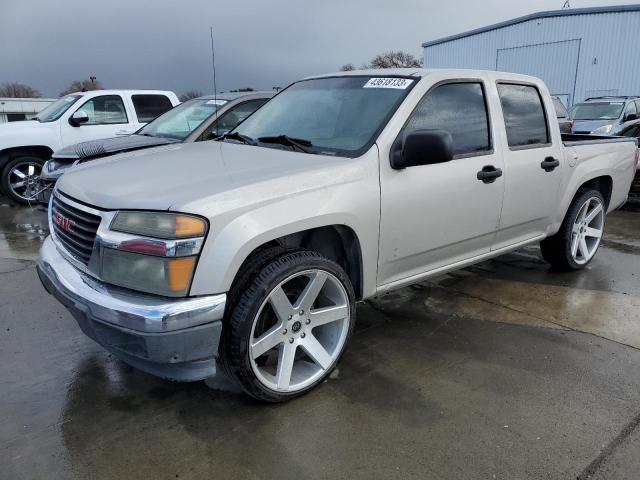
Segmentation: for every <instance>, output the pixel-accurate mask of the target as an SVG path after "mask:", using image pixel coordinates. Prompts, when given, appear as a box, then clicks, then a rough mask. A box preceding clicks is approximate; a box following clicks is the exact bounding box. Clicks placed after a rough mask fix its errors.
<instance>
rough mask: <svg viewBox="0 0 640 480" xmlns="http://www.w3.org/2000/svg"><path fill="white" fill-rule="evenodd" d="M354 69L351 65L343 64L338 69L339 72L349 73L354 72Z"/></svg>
mask: <svg viewBox="0 0 640 480" xmlns="http://www.w3.org/2000/svg"><path fill="white" fill-rule="evenodd" d="M355 69H356V67H354V66H353V63H345V64H344V65H342V66H341V67H340V71H341V72H350V71H351V70H355Z"/></svg>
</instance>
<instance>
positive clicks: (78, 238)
mask: <svg viewBox="0 0 640 480" xmlns="http://www.w3.org/2000/svg"><path fill="white" fill-rule="evenodd" d="M51 215H52V226H53V231H54V233H55V234H56V237H57V239H58V240H59V241H60V243H61V244H62V246H63V247H64V248H65V249H66V250H67V251H68V252H69V253H70V254H72V255H73V256H74V257H75V258H76V259H78V260H79V261H81V262H82V263H84V264H85V265H88V264H89V259H90V258H91V252H92V250H93V243H94V241H95V239H96V232H97V231H98V226H99V225H100V220H101V219H100V217H99V216H98V215H93V214H91V213H87V212H85V211H84V210H80V209H78V208H75V207H72V206H71V205H69V204H68V203H66V202H65V201H64V200H61V199H60V198H59V197H57V196H55V195H54V197H53V205H52V210H51Z"/></svg>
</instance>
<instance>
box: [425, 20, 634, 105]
mask: <svg viewBox="0 0 640 480" xmlns="http://www.w3.org/2000/svg"><path fill="white" fill-rule="evenodd" d="M639 39H640V12H638V11H635V12H615V13H598V14H585V15H572V16H564V17H563V16H561V17H551V18H539V19H533V20H528V21H526V22H523V23H519V24H516V25H510V26H507V27H504V28H500V29H496V30H491V31H488V32H482V33H478V34H475V35H472V36H469V37H464V38H459V39H455V40H451V41H448V42H446V43H440V44H437V45H432V46H427V47H425V48H424V64H425V67H427V68H478V69H486V70H496V69H499V68H501V67H503V66H504V67H509V68H508V70H510V71H515V72H517V73H527V74H533V75H535V76H539V77H541V78H542V79H543V80H545V82H546V83H547V84H548V86H549V89H550V90H551V92H552V93H553V94H558V95H563V96H564V95H568V99H569V101H570V102H571V103H573V102H574V101H582V100H583V99H584V98H585V97H586V96H589V95H593V92H616V94H619V95H640V47H639V44H638V40H639ZM572 72H573V73H572ZM571 74H573V77H574V78H573V79H570V76H571ZM545 77H546V78H545ZM567 82H569V85H567ZM566 90H570V91H566ZM564 98H567V97H564Z"/></svg>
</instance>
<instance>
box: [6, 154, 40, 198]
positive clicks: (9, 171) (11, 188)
mask: <svg viewBox="0 0 640 480" xmlns="http://www.w3.org/2000/svg"><path fill="white" fill-rule="evenodd" d="M44 162H45V161H44V159H42V158H40V157H35V156H32V155H24V156H20V157H17V158H14V159H13V160H11V161H10V162H9V163H7V164H6V165H5V167H4V169H3V170H2V178H0V187H2V193H4V194H5V195H6V196H7V197H9V198H10V199H11V200H13V201H14V202H16V203H20V204H23V205H26V204H28V203H29V202H32V201H35V200H36V198H35V197H36V195H37V194H38V189H39V185H40V173H41V172H42V165H43V164H44Z"/></svg>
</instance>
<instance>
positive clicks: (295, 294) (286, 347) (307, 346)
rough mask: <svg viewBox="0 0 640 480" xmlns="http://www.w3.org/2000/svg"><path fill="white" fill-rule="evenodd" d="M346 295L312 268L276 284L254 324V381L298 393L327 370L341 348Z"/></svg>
mask: <svg viewBox="0 0 640 480" xmlns="http://www.w3.org/2000/svg"><path fill="white" fill-rule="evenodd" d="M350 321H351V313H350V306H349V297H348V295H347V291H346V290H345V288H344V286H343V285H342V283H341V282H340V281H339V280H338V279H337V278H336V277H335V276H334V275H332V274H331V273H329V272H327V271H324V270H319V269H313V270H305V271H302V272H298V273H295V274H293V275H291V276H289V277H288V278H286V279H285V280H284V281H283V282H281V283H279V284H278V285H277V286H276V287H275V288H273V290H271V292H269V295H268V296H267V298H266V299H265V300H264V302H263V303H262V305H261V306H260V309H259V310H258V314H257V315H256V317H255V318H254V320H253V325H252V327H251V335H250V337H249V360H250V363H251V368H252V369H253V372H254V374H255V375H256V377H257V379H258V380H259V381H260V382H261V383H262V384H263V385H264V386H265V387H267V388H269V389H271V390H274V391H277V392H297V391H300V390H302V389H304V388H305V387H308V386H309V385H311V384H313V383H314V382H315V381H317V380H318V379H320V378H321V377H322V376H323V375H324V374H325V373H326V372H327V371H328V370H330V369H331V368H332V367H333V365H334V364H335V362H336V361H337V359H338V358H339V357H340V353H341V352H342V349H343V348H344V345H345V342H346V339H347V336H348V332H349V324H350Z"/></svg>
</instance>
